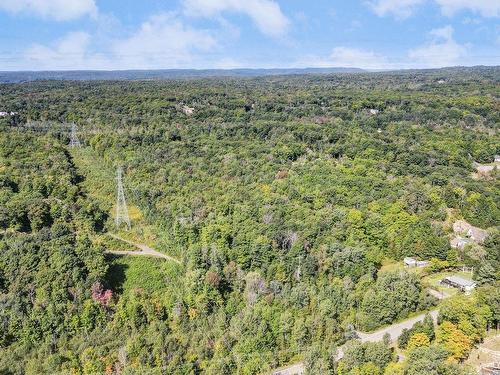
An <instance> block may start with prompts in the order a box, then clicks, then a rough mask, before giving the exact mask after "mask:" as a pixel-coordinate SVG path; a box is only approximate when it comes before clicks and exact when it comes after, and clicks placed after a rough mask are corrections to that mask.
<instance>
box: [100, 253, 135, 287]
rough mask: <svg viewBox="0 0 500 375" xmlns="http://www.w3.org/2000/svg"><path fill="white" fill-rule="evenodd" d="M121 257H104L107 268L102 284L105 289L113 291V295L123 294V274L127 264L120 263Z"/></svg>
mask: <svg viewBox="0 0 500 375" xmlns="http://www.w3.org/2000/svg"><path fill="white" fill-rule="evenodd" d="M121 258H122V257H121V256H119V255H109V254H108V255H106V259H107V260H108V264H109V268H108V271H107V272H106V276H105V280H104V284H105V288H107V289H111V290H113V292H114V293H118V294H121V293H123V284H124V283H125V272H126V270H127V269H128V268H129V266H128V264H124V263H121V262H120V259H121Z"/></svg>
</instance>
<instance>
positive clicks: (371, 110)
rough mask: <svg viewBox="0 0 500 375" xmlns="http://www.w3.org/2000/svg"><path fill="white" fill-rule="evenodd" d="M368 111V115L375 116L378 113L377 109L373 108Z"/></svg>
mask: <svg viewBox="0 0 500 375" xmlns="http://www.w3.org/2000/svg"><path fill="white" fill-rule="evenodd" d="M368 111H369V112H370V115H377V114H378V112H379V110H378V109H373V108H370V109H369V110H368Z"/></svg>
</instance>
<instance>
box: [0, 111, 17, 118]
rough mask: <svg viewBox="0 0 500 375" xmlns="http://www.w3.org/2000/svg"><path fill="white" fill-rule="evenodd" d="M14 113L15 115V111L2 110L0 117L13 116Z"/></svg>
mask: <svg viewBox="0 0 500 375" xmlns="http://www.w3.org/2000/svg"><path fill="white" fill-rule="evenodd" d="M15 115H17V112H4V111H1V112H0V117H7V116H15Z"/></svg>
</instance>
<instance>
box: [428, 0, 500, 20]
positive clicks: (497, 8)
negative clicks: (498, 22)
mask: <svg viewBox="0 0 500 375" xmlns="http://www.w3.org/2000/svg"><path fill="white" fill-rule="evenodd" d="M435 1H436V3H437V4H438V5H439V6H440V7H441V12H442V13H443V14H444V15H446V16H453V15H454V14H455V13H457V12H459V11H461V10H469V11H472V12H476V13H479V14H480V15H481V16H483V17H498V16H500V0H435Z"/></svg>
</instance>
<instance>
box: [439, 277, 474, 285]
mask: <svg viewBox="0 0 500 375" xmlns="http://www.w3.org/2000/svg"><path fill="white" fill-rule="evenodd" d="M445 279H446V280H448V281H450V282H451V283H453V284H457V285H460V286H463V287H467V286H469V287H473V286H475V285H476V282H475V281H472V280H467V279H464V278H463V277H460V276H455V275H453V276H448V277H445Z"/></svg>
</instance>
